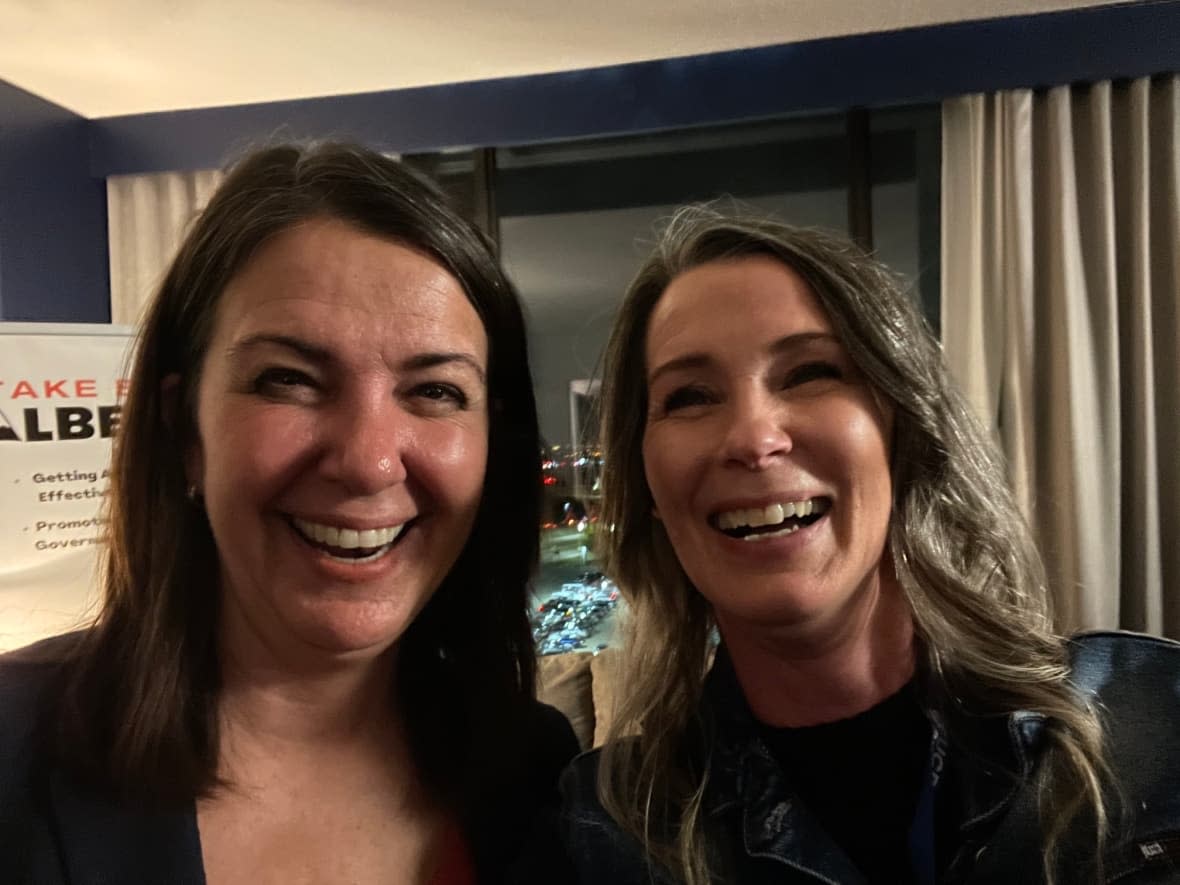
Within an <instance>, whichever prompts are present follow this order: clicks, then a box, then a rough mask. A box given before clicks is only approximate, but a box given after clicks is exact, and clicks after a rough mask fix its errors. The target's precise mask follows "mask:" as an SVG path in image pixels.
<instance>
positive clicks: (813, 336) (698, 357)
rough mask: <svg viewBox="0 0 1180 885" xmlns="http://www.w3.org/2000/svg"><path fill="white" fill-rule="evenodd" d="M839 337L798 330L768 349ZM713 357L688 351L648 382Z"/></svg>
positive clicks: (707, 362)
mask: <svg viewBox="0 0 1180 885" xmlns="http://www.w3.org/2000/svg"><path fill="white" fill-rule="evenodd" d="M839 340H840V339H839V338H837V337H836V336H835V335H833V334H831V333H830V332H796V333H795V334H794V335H784V336H783V337H782V338H779V339H778V340H777V341H775V342H774V343H772V344H771V345H770V347H768V348H767V350H768V351H769V352H770V353H772V354H776V355H777V354H780V353H783V352H785V351H791V350H799V349H800V348H803V347H807V346H808V345H810V344H814V343H815V342H817V341H835V342H839ZM712 362H713V358H712V357H711V356H709V355H708V354H707V353H701V352H699V351H698V352H693V353H686V354H684V356H678V357H676V358H674V359H670V360H668V361H667V362H666V363H660V365H658V366H656V368H655V369H653V370H652V372H651V374H649V375H648V376H647V383H648V384H649V385H650V384H652V383H653V382H654V381H655V380H656V379H657V378H659V377H660V376H661V375H665V374H667V373H669V372H677V371H683V370H686V369H700V368H703V367H705V366H708V365H710V364H711V363H712Z"/></svg>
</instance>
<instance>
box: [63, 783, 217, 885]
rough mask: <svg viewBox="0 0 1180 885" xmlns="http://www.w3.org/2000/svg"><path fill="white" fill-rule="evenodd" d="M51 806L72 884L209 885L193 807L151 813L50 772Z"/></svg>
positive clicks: (66, 869) (151, 811) (67, 872)
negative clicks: (152, 884) (163, 884)
mask: <svg viewBox="0 0 1180 885" xmlns="http://www.w3.org/2000/svg"><path fill="white" fill-rule="evenodd" d="M49 780H50V783H49V791H50V802H51V803H52V806H53V816H54V818H55V823H56V825H57V834H58V838H59V839H60V845H61V856H62V862H63V865H64V866H65V871H66V880H67V881H68V882H69V883H70V885H110V883H112V882H168V883H172V885H205V870H204V865H203V864H202V861H201V840H200V836H199V834H198V832H197V818H196V811H195V808H194V807H193V806H192V805H189V806H188V807H187V808H181V809H172V810H150V809H146V808H140V807H136V806H135V805H132V804H130V803H127V802H124V801H119V800H118V799H116V798H114V797H112V796H109V795H107V794H105V793H100V792H97V791H93V790H90V789H88V788H85V787H82V786H81V785H79V784H78V783H77V782H76V781H74V780H73V779H72V778H70V777H69V776H68V775H67V774H66V773H65V772H64V771H62V770H61V769H58V768H54V769H53V770H52V771H51V772H50V773H49Z"/></svg>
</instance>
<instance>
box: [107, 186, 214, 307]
mask: <svg viewBox="0 0 1180 885" xmlns="http://www.w3.org/2000/svg"><path fill="white" fill-rule="evenodd" d="M221 178H222V174H221V173H220V172H218V171H201V172H165V173H161V174H158V175H116V176H112V177H110V178H108V179H107V225H108V235H109V239H110V260H111V322H113V323H118V324H122V325H135V323H136V322H137V321H138V320H139V315H140V313H141V311H142V310H143V307H144V305H145V304H146V303H147V301H148V299H149V298H150V297H151V295H152V292H153V290H154V289H155V287H156V286H157V285H158V284H159V282H160V280H161V278H162V277H163V275H164V271H165V270H166V269H167V267H168V263H169V261H171V260H172V256H173V253H175V251H176V247H177V245H179V243H180V240H181V237H183V236H184V233H185V231H186V230H187V229H188V225H189V223H190V222H191V221H192V220H193V219H194V218H195V217H196V215H197V213H198V212H199V211H200V210H201V209H202V208H203V207H204V206H205V203H206V202H208V200H209V197H210V196H212V194H213V191H214V190H216V188H217V185H218V184H219V183H220V181H221Z"/></svg>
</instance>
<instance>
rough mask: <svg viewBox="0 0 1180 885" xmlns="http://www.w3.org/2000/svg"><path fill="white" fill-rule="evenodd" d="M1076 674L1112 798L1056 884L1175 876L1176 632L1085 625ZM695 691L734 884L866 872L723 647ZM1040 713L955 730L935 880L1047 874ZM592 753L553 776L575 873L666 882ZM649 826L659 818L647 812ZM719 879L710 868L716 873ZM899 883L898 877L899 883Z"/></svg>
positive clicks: (710, 804) (837, 881)
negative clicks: (627, 823) (828, 823)
mask: <svg viewBox="0 0 1180 885" xmlns="http://www.w3.org/2000/svg"><path fill="white" fill-rule="evenodd" d="M1071 647H1072V648H1071V651H1072V663H1073V674H1072V675H1073V681H1074V683H1075V685H1076V686H1077V688H1078V690H1080V691H1083V692H1087V693H1090V694H1092V695H1095V696H1096V697H1097V700H1098V702H1099V704H1100V705H1101V707H1102V708H1104V712H1105V719H1106V724H1107V736H1108V742H1107V747H1108V753H1109V759H1110V762H1111V765H1112V767H1113V769H1114V774H1115V780H1116V781H1117V784H1118V788H1119V791H1120V797H1121V798H1120V799H1119V800H1115V801H1116V802H1117V804H1114V805H1113V812H1114V813H1113V814H1112V819H1113V831H1114V837H1113V838H1112V840H1111V843H1110V845H1109V846H1108V850H1107V851H1106V853H1105V859H1104V870H1103V873H1102V876H1101V878H1099V877H1098V873H1097V868H1096V867H1095V865H1094V857H1095V854H1096V852H1095V850H1094V849H1095V846H1094V844H1093V837H1092V836H1091V838H1090V839H1089V840H1088V841H1089V844H1087V840H1086V839H1085V838H1084V837H1083V838H1072V839H1066V840H1065V843H1064V847H1063V849H1062V851H1061V855H1060V858H1061V862H1060V864H1059V867H1058V869H1059V870H1060V872H1059V873H1058V876H1057V882H1058V885H1073V883H1092V882H1108V883H1112V882H1117V883H1119V885H1160V883H1180V644H1178V643H1175V642H1171V641H1168V640H1163V639H1155V638H1151V637H1146V636H1138V635H1133V634H1127V633H1091V634H1085V635H1082V636H1079V637H1076V638H1075V639H1074V640H1073V642H1072V643H1071ZM702 704H703V705H704V706H705V708H706V712H707V713H708V714H709V715H710V716H712V718H713V721H714V722H715V723H716V732H715V734H716V737H715V740H714V742H713V749H712V759H711V775H710V781H709V786H708V787H707V790H706V795H705V800H704V807H703V813H704V815H705V827H706V833H707V836H708V838H709V841H710V851H711V853H713V854H715V855H716V856H717V857H718V858H719V859H721V860H722V864H721V866H722V869H723V872H727V873H728V875H725V876H724V881H725V882H727V883H732V885H763V883H765V885H770V883H774V885H796V883H797V885H805V883H811V885H814V883H829V885H860V883H864V882H865V877H864V875H863V874H862V873H861V871H859V870H857V869H856V868H855V867H854V866H853V865H852V863H851V861H849V860H848V858H847V857H846V856H845V855H844V854H843V852H842V851H841V850H840V848H839V847H838V846H837V845H836V844H835V843H834V841H833V840H832V839H831V838H830V837H829V836H828V835H827V833H825V832H824V831H823V830H822V829H820V827H819V825H818V824H817V823H816V822H815V821H814V819H813V818H812V817H811V815H810V813H809V812H808V810H807V809H806V808H805V807H803V804H802V803H801V801H800V800H799V799H798V798H797V797H796V796H795V795H794V794H793V793H792V790H791V787H790V785H789V783H788V781H787V778H786V775H785V774H784V773H783V771H782V769H781V767H780V766H779V765H778V764H777V763H776V762H775V760H774V759H773V757H772V756H771V754H770V752H769V750H768V749H767V747H766V746H765V744H764V743H763V742H762V740H761V738H760V737H759V734H758V731H757V728H756V727H755V725H754V721H753V719H752V717H751V714H750V712H749V709H748V708H747V707H746V705H745V702H744V699H743V698H742V694H741V691H740V689H739V688H738V686H737V683H736V679H735V677H734V675H733V672H732V668H731V667H729V666H728V665H727V664H726V663H725V662H724V660H723V659H722V661H721V664H720V666H715V667H714V669H713V672H711V673H710V675H709V678H708V679H707V680H706V685H705V691H704V695H703V699H702ZM1044 728H1045V721H1044V718H1043V717H1042V716H1040V715H1037V714H1033V713H1022V712H1018V713H1014V714H1012V715H1011V716H1009V717H1007V718H1006V719H1001V720H994V719H993V720H982V721H979V722H978V724H977V725H976V726H975V730H976V731H977V732H978V733H976V734H973V735H970V736H969V738H970V740H969V741H968V743H969V744H970V751H969V752H968V751H964V750H963V742H962V741H961V740H960V738H961V737H962V736H963V732H962V730H961V728H959V729H958V730H952V733H953V734H954V735H956V737H952V738H951V742H950V747H949V751H948V753H949V756H950V763H951V764H950V767H949V769H948V770H949V772H950V775H951V776H952V777H954V778H955V786H956V787H957V794H958V803H957V804H958V806H959V809H960V812H961V816H960V817H959V818H958V822H959V827H958V832H957V836H958V838H957V840H956V842H955V851H954V856H953V859H952V860H951V861H950V863H949V864H946V865H944V868H943V870H942V871H941V873H940V875H939V877H938V881H939V882H940V883H962V885H1023V883H1040V882H1043V881H1044V875H1043V872H1042V853H1041V847H1042V839H1041V825H1040V820H1039V816H1038V810H1037V796H1036V790H1035V789H1034V788H1033V786H1032V782H1033V777H1032V776H1033V774H1034V772H1035V770H1036V766H1037V763H1038V760H1039V757H1040V753H1041V749H1042V746H1043V741H1042V737H1043V731H1044ZM597 766H598V755H597V753H596V752H591V753H587V754H584V755H582V756H581V757H579V758H578V759H576V760H575V761H574V763H573V765H572V766H571V767H570V768H569V769H568V770H567V771H566V773H565V776H564V777H563V780H562V792H563V795H564V806H563V820H562V828H563V833H564V838H565V841H566V847H567V850H568V851H569V852H570V854H571V856H572V857H573V861H574V864H575V866H576V867H577V869H578V881H579V882H580V883H583V885H598V883H609V885H649V883H650V885H671V883H675V882H676V881H677V880H676V878H674V877H673V876H671V875H670V874H669V873H668V872H667V871H666V870H664V869H662V868H655V867H654V865H650V864H649V863H648V861H647V858H646V857H645V855H644V853H643V850H642V848H641V847H640V845H639V844H638V843H637V842H636V841H635V840H634V839H632V838H631V837H630V836H629V835H627V834H625V833H623V832H622V831H621V830H620V829H619V828H618V826H617V825H616V824H615V823H614V821H613V820H612V819H611V818H610V817H609V816H608V815H607V814H606V812H605V811H604V810H603V808H602V806H601V805H600V804H599V802H598V798H597V792H596V785H595V781H596V774H597ZM656 825H657V826H659V825H660V824H659V822H657V824H656ZM718 881H721V879H718ZM899 885H900V883H899Z"/></svg>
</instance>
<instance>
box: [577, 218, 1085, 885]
mask: <svg viewBox="0 0 1180 885" xmlns="http://www.w3.org/2000/svg"><path fill="white" fill-rule="evenodd" d="M746 255H769V256H771V257H773V258H776V259H777V260H779V261H781V262H783V263H784V264H785V265H787V266H789V267H791V268H792V269H793V270H794V271H796V272H797V273H798V274H800V275H801V276H802V277H803V279H805V280H806V281H807V283H808V284H809V285H810V287H811V289H812V290H813V291H814V293H815V295H816V297H817V298H818V299H819V301H820V303H821V304H822V305H823V307H824V309H825V310H826V311H827V314H828V316H829V317H830V318H831V321H832V323H833V325H834V326H835V329H836V332H837V334H838V335H839V337H840V339H841V341H842V342H843V344H844V346H845V348H846V349H847V351H848V353H849V355H850V357H851V358H852V360H853V361H854V362H855V363H856V364H857V366H858V367H859V368H860V369H861V370H862V371H863V372H864V374H865V376H866V377H867V378H868V380H869V382H870V385H871V386H872V388H873V389H874V390H875V392H876V394H877V395H878V396H880V397H882V398H884V399H885V400H886V401H888V402H889V403H890V404H891V405H892V407H893V409H894V413H895V427H894V439H893V453H892V461H893V467H892V470H893V485H894V501H893V514H892V518H891V522H890V529H889V537H888V549H889V552H890V554H891V555H892V558H893V562H894V567H895V569H896V572H897V577H898V579H899V581H900V583H901V586H902V588H903V591H904V593H905V596H906V599H907V601H908V604H909V606H910V609H911V610H912V613H913V619H914V624H915V630H916V634H917V655H918V662H919V663H918V668H919V678H920V679H921V680H922V684H923V686H924V689H925V692H926V696H927V702H928V703H930V704H931V705H932V706H937V707H945V708H946V709H945V710H944V712H945V713H946V714H947V718H948V722H949V726H950V728H951V730H952V735H953V733H954V727H955V725H954V724H955V722H956V721H958V720H961V718H962V715H970V716H971V717H979V716H1003V715H1006V714H1008V713H1011V712H1013V711H1016V710H1026V711H1033V712H1036V713H1040V714H1043V715H1044V717H1045V721H1046V726H1045V733H1046V737H1047V741H1046V746H1047V751H1046V754H1045V756H1044V757H1043V764H1042V765H1041V767H1040V770H1039V774H1038V778H1039V791H1040V792H1039V799H1040V807H1041V820H1042V829H1043V835H1044V845H1045V852H1044V866H1045V873H1046V876H1047V877H1048V879H1049V880H1050V881H1053V879H1054V868H1055V866H1056V863H1055V860H1056V855H1057V849H1058V846H1059V843H1060V842H1061V839H1062V837H1063V835H1064V833H1065V831H1066V828H1067V827H1068V826H1069V824H1070V823H1071V821H1073V820H1074V818H1076V817H1077V816H1078V815H1079V814H1082V813H1083V812H1087V811H1088V812H1089V815H1088V817H1089V818H1090V819H1092V820H1093V822H1094V827H1095V830H1096V832H1095V836H1096V840H1097V842H1096V844H1101V840H1102V839H1104V838H1105V834H1106V829H1107V814H1106V808H1105V805H1104V800H1103V794H1102V785H1103V783H1104V782H1105V780H1106V778H1107V774H1108V769H1107V766H1106V763H1105V761H1104V755H1103V743H1102V734H1103V732H1102V727H1101V723H1100V721H1099V719H1098V716H1097V713H1096V711H1095V710H1094V709H1092V708H1091V707H1089V706H1088V705H1087V702H1086V701H1085V699H1084V698H1082V697H1081V696H1080V695H1079V694H1078V693H1077V692H1076V691H1075V690H1074V689H1073V688H1072V687H1071V685H1070V682H1069V667H1068V659H1067V651H1066V640H1065V639H1064V638H1063V637H1061V636H1060V635H1058V634H1057V633H1055V632H1054V629H1053V625H1052V619H1051V614H1050V611H1049V594H1048V592H1047V588H1046V581H1045V573H1044V568H1043V566H1042V563H1041V559H1040V556H1039V554H1038V552H1037V549H1036V547H1035V545H1034V543H1033V541H1032V538H1031V535H1030V532H1029V529H1028V527H1027V525H1026V524H1025V522H1024V521H1023V519H1022V518H1021V516H1020V513H1019V510H1018V509H1017V506H1016V502H1015V500H1014V498H1013V496H1012V494H1011V492H1010V491H1009V487H1008V484H1007V481H1006V477H1005V473H1004V468H1003V465H1002V463H1001V461H1000V460H999V458H998V457H997V455H996V453H995V449H994V447H993V445H992V442H991V440H990V439H989V438H988V436H987V434H986V433H985V432H984V431H983V429H982V428H981V427H980V426H979V424H978V423H977V422H976V421H975V420H974V419H973V417H972V415H971V413H970V411H969V409H968V407H967V405H966V403H965V401H964V400H963V399H962V397H961V396H960V394H959V393H958V392H957V390H956V389H955V387H954V385H953V383H952V381H951V380H950V377H949V375H948V372H947V370H946V367H945V365H944V363H943V359H942V352H941V347H940V345H939V343H938V341H937V340H936V338H935V337H934V335H933V334H932V333H931V332H930V330H929V328H928V326H927V325H926V323H925V321H924V320H923V318H922V316H921V314H920V313H919V311H918V310H917V308H916V307H915V305H914V304H913V303H912V302H911V300H910V297H909V296H908V294H907V293H906V292H905V290H904V289H903V288H902V287H901V286H900V284H899V282H898V280H897V279H896V278H895V277H894V276H893V275H892V274H891V273H890V272H889V271H888V270H887V269H886V268H885V267H884V266H883V265H881V264H880V263H879V262H877V261H875V260H873V259H871V258H869V257H868V256H866V255H865V254H864V253H863V252H862V251H861V250H859V249H858V248H857V247H855V246H854V245H852V244H851V243H850V242H848V241H846V240H844V239H841V238H838V237H835V236H832V235H829V234H824V233H820V232H817V231H814V230H809V229H801V228H795V227H791V226H788V225H785V224H781V223H779V222H775V221H771V220H766V219H759V218H754V217H748V216H737V215H733V214H727V213H723V212H720V211H717V210H716V209H714V208H712V207H709V206H691V207H687V208H685V209H682V210H680V211H679V212H677V213H676V214H675V215H674V216H673V217H672V218H671V220H670V221H669V222H668V223H667V224H666V226H665V228H664V229H663V231H662V233H661V235H660V237H659V240H658V243H657V245H656V247H655V250H654V252H653V253H652V255H651V257H650V258H649V259H648V260H647V262H646V263H645V264H644V266H643V267H642V268H641V270H640V271H639V273H638V275H637V276H636V278H635V280H634V282H633V283H632V284H631V287H630V289H629V290H628V293H627V295H626V298H625V299H624V301H623V305H622V307H621V309H620V313H619V315H618V318H617V320H616V323H615V326H614V330H613V333H612V335H611V338H610V341H609V343H608V345H607V351H606V357H605V369H604V377H603V397H602V407H603V414H602V439H603V445H604V449H605V454H606V464H605V468H604V474H603V482H602V487H603V511H602V523H603V525H605V526H608V527H610V529H609V530H608V531H604V532H601V533H600V538H601V553H602V557H603V560H604V562H605V567H606V569H607V570H608V571H609V572H610V574H611V575H612V576H613V577H614V578H615V579H616V580H617V581H618V582H619V585H620V587H621V588H622V589H623V593H624V595H625V597H626V599H627V601H628V602H629V604H630V609H631V619H630V623H629V626H628V637H627V639H628V641H627V642H626V643H625V646H624V651H623V654H622V660H621V661H620V671H619V674H618V675H619V683H618V684H619V685H622V686H626V690H625V692H623V693H622V696H621V697H620V699H619V700H618V702H617V704H618V708H617V710H616V711H615V719H614V721H613V725H612V727H611V730H610V733H609V736H608V739H607V742H606V745H605V747H604V749H603V752H602V759H601V764H600V767H599V793H600V796H601V798H602V801H603V804H604V806H605V807H606V809H607V810H608V812H609V813H610V814H611V815H612V816H613V817H614V818H615V819H616V821H617V822H618V823H619V824H620V825H621V826H622V827H623V828H624V829H625V830H627V831H629V832H630V833H631V834H632V835H634V836H635V837H636V838H638V839H639V840H640V841H641V843H642V844H644V845H645V846H646V848H647V850H648V853H649V856H650V857H651V858H652V859H653V860H654V861H655V862H656V863H658V864H660V865H662V866H664V867H666V868H668V869H670V870H671V871H672V872H673V873H675V874H676V875H677V876H678V877H679V878H681V879H682V880H683V881H685V882H686V883H688V885H704V883H707V882H709V881H711V876H712V875H713V874H715V873H716V874H724V872H725V871H724V870H712V869H710V860H709V856H708V852H707V845H706V837H705V834H704V832H703V829H702V820H701V814H700V811H701V805H702V800H703V797H704V795H705V787H706V783H707V780H708V767H707V763H706V765H705V767H704V768H703V769H693V768H689V767H687V763H686V762H685V761H684V760H685V756H684V754H683V752H681V751H682V749H683V747H684V745H685V741H686V740H687V739H688V738H689V736H690V734H691V733H693V731H694V729H696V727H697V726H696V723H695V720H694V714H695V711H696V708H697V702H698V701H699V698H700V693H701V687H702V682H703V679H704V674H705V671H706V667H707V658H708V650H709V645H710V634H711V632H712V628H713V619H712V615H711V612H710V609H709V606H708V604H707V603H706V602H705V600H704V598H703V597H702V596H701V595H700V594H699V593H698V592H697V591H696V590H695V588H694V587H693V586H692V585H691V583H690V582H689V580H688V578H687V576H686V575H685V573H684V571H683V569H682V568H681V566H680V564H679V562H678V560H677V558H676V554H675V551H674V550H673V549H672V546H671V544H670V543H669V541H668V537H667V535H666V534H665V531H664V529H663V526H662V524H661V523H660V522H659V521H658V520H656V519H654V518H653V517H652V497H651V492H650V490H649V489H648V487H647V482H646V479H645V476H644V466H643V455H642V441H643V434H644V427H645V416H646V414H647V392H646V385H645V383H644V381H643V379H645V378H646V367H645V361H644V346H645V340H646V336H647V327H648V321H649V318H650V317H651V314H652V310H653V309H654V307H655V305H656V302H657V301H658V300H659V298H660V296H661V295H662V294H663V292H664V290H665V289H666V288H667V286H668V284H669V283H670V282H671V281H672V280H673V279H674V278H675V277H677V276H678V275H680V274H682V273H684V272H686V271H688V270H690V269H692V268H694V267H697V266H700V265H702V264H705V263H708V262H711V261H718V260H726V259H733V258H738V257H742V256H746ZM955 714H961V715H960V716H959V717H958V720H957V718H956V715H955ZM624 735H638V736H637V737H636V738H634V739H632V740H623V739H622V738H623V736H624ZM706 740H707V738H706ZM1050 799H1051V800H1052V802H1051V809H1052V813H1048V812H1049V809H1050V803H1049V800H1050ZM657 833H658V834H659V835H654V834H657Z"/></svg>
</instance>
